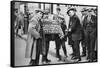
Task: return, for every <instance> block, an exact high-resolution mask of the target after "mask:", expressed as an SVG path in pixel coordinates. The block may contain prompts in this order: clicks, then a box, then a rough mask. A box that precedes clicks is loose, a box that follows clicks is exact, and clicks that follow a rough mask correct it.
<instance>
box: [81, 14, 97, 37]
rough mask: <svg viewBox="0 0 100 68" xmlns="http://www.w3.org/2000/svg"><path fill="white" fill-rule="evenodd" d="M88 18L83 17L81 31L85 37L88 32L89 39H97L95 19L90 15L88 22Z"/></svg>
mask: <svg viewBox="0 0 100 68" xmlns="http://www.w3.org/2000/svg"><path fill="white" fill-rule="evenodd" d="M87 18H88V16H86V17H85V19H84V22H83V29H84V33H85V36H86V35H87V34H88V32H90V33H91V34H90V35H91V38H96V37H97V17H96V16H94V15H91V19H90V21H88V19H87Z"/></svg>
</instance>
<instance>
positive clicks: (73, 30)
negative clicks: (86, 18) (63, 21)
mask: <svg viewBox="0 0 100 68" xmlns="http://www.w3.org/2000/svg"><path fill="white" fill-rule="evenodd" d="M76 11H77V10H76V9H75V8H70V9H69V10H68V11H67V14H68V15H69V16H70V20H69V31H70V37H71V41H72V49H73V56H74V57H72V59H73V60H76V61H81V57H80V48H79V44H80V40H81V39H82V33H81V30H82V27H81V24H80V20H79V18H78V16H77V15H76ZM69 41H70V40H69Z"/></svg>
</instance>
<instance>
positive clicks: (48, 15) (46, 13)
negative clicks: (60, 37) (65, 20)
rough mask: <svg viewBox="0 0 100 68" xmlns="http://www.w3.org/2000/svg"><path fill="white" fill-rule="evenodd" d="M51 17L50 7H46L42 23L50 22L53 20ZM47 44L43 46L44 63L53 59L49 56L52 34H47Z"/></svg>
mask: <svg viewBox="0 0 100 68" xmlns="http://www.w3.org/2000/svg"><path fill="white" fill-rule="evenodd" d="M49 17H51V14H50V12H49V10H48V9H46V10H45V11H44V14H43V18H42V20H41V21H42V23H44V22H49V21H51V20H50V18H49ZM44 37H45V45H44V46H43V47H42V48H43V58H42V62H43V63H48V62H51V60H49V59H48V58H47V57H48V52H49V42H50V37H51V36H50V35H48V34H45V36H44Z"/></svg>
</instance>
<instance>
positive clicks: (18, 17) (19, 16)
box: [15, 11, 24, 37]
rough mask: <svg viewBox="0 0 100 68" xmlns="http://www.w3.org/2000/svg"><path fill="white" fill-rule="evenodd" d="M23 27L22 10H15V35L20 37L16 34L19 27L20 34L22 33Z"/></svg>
mask: <svg viewBox="0 0 100 68" xmlns="http://www.w3.org/2000/svg"><path fill="white" fill-rule="evenodd" d="M23 27H24V15H23V13H22V12H20V11H17V13H16V20H15V29H16V36H19V37H21V36H20V35H19V34H18V31H19V29H21V34H22V33H23Z"/></svg>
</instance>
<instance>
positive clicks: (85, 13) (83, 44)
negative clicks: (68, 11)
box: [81, 8, 88, 57]
mask: <svg viewBox="0 0 100 68" xmlns="http://www.w3.org/2000/svg"><path fill="white" fill-rule="evenodd" d="M87 12H88V11H87V9H86V8H83V9H82V10H81V13H82V16H81V25H82V27H83V23H84V18H85V17H86V16H87ZM81 45H82V49H83V51H82V57H84V56H86V43H85V38H84V29H82V40H81Z"/></svg>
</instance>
